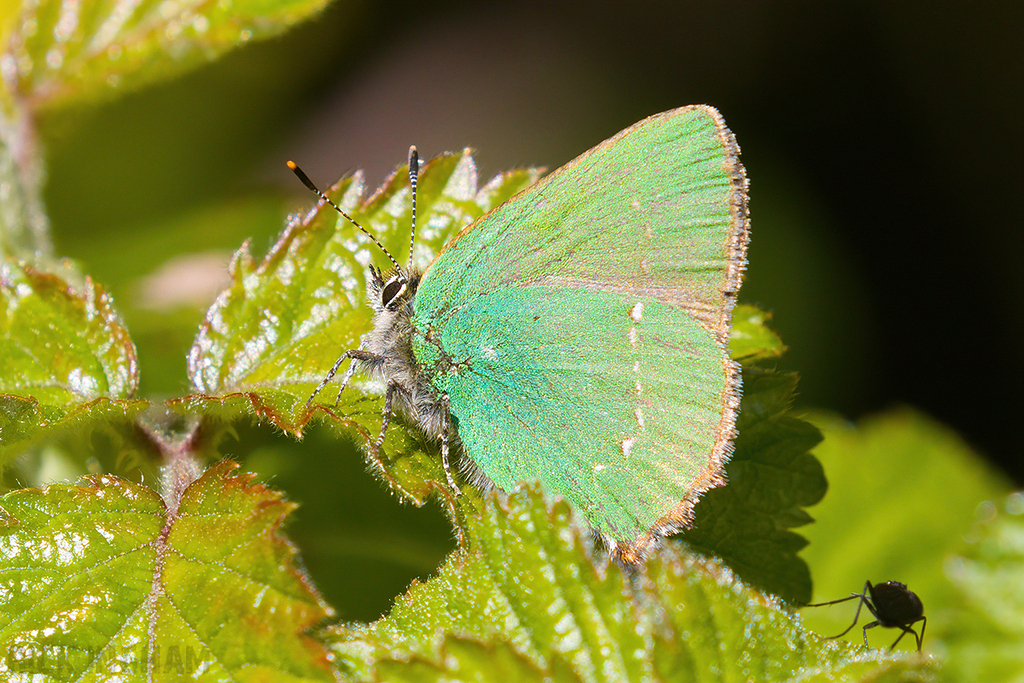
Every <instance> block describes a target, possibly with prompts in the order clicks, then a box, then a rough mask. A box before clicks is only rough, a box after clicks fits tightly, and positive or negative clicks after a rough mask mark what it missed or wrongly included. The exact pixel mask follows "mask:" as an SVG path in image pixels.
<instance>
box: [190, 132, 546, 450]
mask: <svg viewBox="0 0 1024 683" xmlns="http://www.w3.org/2000/svg"><path fill="white" fill-rule="evenodd" d="M536 178H537V172H536V171H515V172H512V173H509V174H505V175H501V176H498V177H496V178H495V179H494V180H492V181H491V182H490V183H489V184H487V185H486V186H485V187H483V188H479V189H478V187H477V176H476V167H475V165H474V163H473V160H472V158H471V157H470V156H469V155H468V153H466V152H463V153H462V154H456V155H447V156H442V157H439V158H437V159H433V160H431V161H429V162H427V163H426V164H424V165H423V166H422V167H421V170H420V176H419V192H418V195H417V202H418V206H417V212H418V217H417V222H418V235H417V252H416V255H415V262H416V263H417V264H418V265H419V266H420V267H424V266H426V265H427V264H428V263H429V262H430V260H431V259H432V258H433V255H434V254H435V253H437V251H438V250H439V249H440V247H441V245H442V244H444V242H445V241H446V240H447V239H448V238H450V237H451V236H453V235H455V234H456V233H457V232H458V230H460V229H461V228H463V227H465V226H466V225H468V224H469V223H470V222H472V221H473V220H475V219H476V218H478V217H480V216H481V215H483V214H484V213H485V212H486V211H488V210H489V209H490V208H492V207H493V206H495V205H497V204H499V203H501V202H503V201H504V200H505V199H507V198H508V197H510V196H511V195H512V194H515V193H516V192H518V191H519V190H521V189H523V188H525V187H526V186H528V185H530V184H532V183H533V182H534V181H535V180H536ZM363 190H364V188H363V181H362V176H361V175H360V174H356V175H355V176H353V177H349V178H345V179H343V180H342V181H340V182H339V183H338V184H336V185H335V186H334V188H332V189H331V190H330V191H329V192H328V195H329V196H330V197H331V198H332V199H333V200H334V201H335V202H336V203H337V204H338V205H339V206H341V207H342V208H343V209H345V210H346V211H347V212H349V214H350V215H351V216H352V217H353V218H354V219H355V220H357V221H359V223H360V224H361V225H362V226H363V227H365V228H366V229H367V230H368V231H370V232H371V233H373V234H374V235H375V236H376V237H377V239H379V240H380V241H381V242H382V243H384V245H385V246H386V247H387V248H388V250H389V251H391V253H393V254H394V255H395V258H396V259H398V260H399V261H400V262H402V263H403V265H404V262H405V259H406V257H407V254H408V250H409V230H410V226H411V223H412V217H411V204H410V200H409V183H408V175H407V170H406V169H399V170H398V171H396V172H395V174H394V175H392V177H391V178H390V179H389V180H387V181H386V182H385V184H384V186H383V187H381V188H380V189H379V190H377V192H375V193H374V194H373V195H372V196H371V197H369V198H368V199H363ZM371 264H376V265H381V266H383V267H385V269H386V267H387V266H388V261H387V259H386V257H385V256H384V255H383V254H382V253H381V252H380V250H379V249H377V248H376V247H375V246H374V245H373V244H372V243H370V242H369V240H368V239H367V238H366V237H365V236H364V235H363V234H362V233H360V232H359V231H358V230H357V229H356V228H355V227H353V226H352V225H351V224H349V223H348V221H346V220H345V219H343V218H341V217H340V216H339V215H338V214H337V213H335V211H334V209H332V208H331V207H328V206H324V205H322V204H320V205H318V206H317V207H316V208H315V209H314V210H312V211H310V212H308V213H307V214H305V215H304V216H294V217H292V219H291V220H290V222H289V225H288V227H287V228H286V229H285V231H284V233H283V234H282V235H281V237H280V239H279V240H278V242H277V244H275V245H274V247H273V248H272V249H271V251H270V253H269V254H268V255H267V256H266V258H265V259H264V260H263V261H262V262H261V263H259V264H257V263H256V262H255V261H254V259H253V258H252V256H251V255H250V254H249V250H248V247H247V245H243V247H242V248H241V249H239V251H238V253H237V254H236V255H235V257H234V259H233V260H232V263H231V277H232V280H233V282H232V285H231V286H230V287H229V288H228V289H226V290H225V291H224V292H222V293H221V295H220V296H219V297H218V298H217V301H216V302H215V303H214V304H213V306H212V307H211V308H210V311H209V312H208V313H207V316H206V320H205V321H204V323H203V325H202V327H201V328H200V331H199V334H198V336H197V337H196V341H195V344H194V345H193V347H192V350H191V351H190V353H189V376H190V379H191V381H192V384H193V386H194V387H195V390H196V391H197V392H200V393H201V394H205V395H207V396H215V397H218V401H219V400H221V399H223V398H225V397H228V396H230V395H232V394H242V393H244V394H246V395H247V396H248V399H247V401H246V402H247V403H248V404H249V405H251V406H252V410H253V411H254V412H255V413H256V414H259V415H260V416H261V417H265V418H267V419H270V420H271V421H273V422H274V423H275V424H277V425H278V426H279V427H281V428H282V429H285V430H286V431H293V432H296V431H299V430H300V429H301V428H302V427H303V425H305V423H306V421H307V420H308V419H309V417H310V414H309V412H308V411H306V410H305V402H306V400H307V399H308V398H309V396H310V395H311V394H312V392H313V389H314V388H315V387H316V385H317V384H318V383H319V381H320V380H321V379H322V378H323V377H324V376H325V375H326V374H327V371H328V370H329V369H330V368H331V366H332V365H333V364H334V361H335V360H336V359H337V358H338V356H339V355H341V353H342V352H344V351H345V350H347V349H353V348H356V347H357V346H358V345H359V337H360V335H362V334H363V333H365V332H367V331H368V330H369V328H370V315H371V311H370V309H369V307H368V305H367V302H366V297H365V289H364V274H365V271H366V268H367V267H368V266H369V265H371ZM342 371H343V370H342ZM336 387H337V385H336V384H334V385H332V386H329V387H327V388H325V389H324V392H323V393H322V394H321V395H320V396H319V397H318V403H321V402H322V405H323V404H326V405H333V404H334V401H335V397H336V396H337V388H336ZM353 388H354V389H355V390H354V391H348V392H346V393H345V394H344V395H343V396H342V397H341V403H340V406H341V407H342V408H343V412H348V411H349V409H351V408H352V407H353V406H356V414H357V415H358V414H359V412H360V411H362V410H366V409H368V408H369V409H370V410H369V412H371V413H373V412H375V413H376V415H377V416H378V418H379V415H380V408H379V406H372V407H370V406H367V405H366V403H365V402H364V401H361V400H360V393H361V392H366V391H370V392H371V393H378V392H379V388H376V387H372V386H367V384H366V382H365V381H362V379H361V378H360V379H357V381H356V382H355V383H354V387H353ZM190 400H191V401H192V402H193V403H192V405H194V406H196V407H198V406H199V405H201V401H202V399H201V397H193V398H192V399H190ZM236 404H237V403H236ZM237 405H242V404H237ZM325 410H326V408H325ZM331 414H334V413H333V412H332V413H331ZM377 429H379V419H378V421H377ZM374 431H375V430H374ZM389 433H390V432H389Z"/></svg>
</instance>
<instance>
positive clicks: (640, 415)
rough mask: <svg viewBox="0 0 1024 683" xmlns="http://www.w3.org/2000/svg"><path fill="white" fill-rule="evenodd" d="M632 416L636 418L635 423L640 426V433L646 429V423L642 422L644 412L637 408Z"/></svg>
mask: <svg viewBox="0 0 1024 683" xmlns="http://www.w3.org/2000/svg"><path fill="white" fill-rule="evenodd" d="M633 416H634V417H636V423H637V424H638V425H640V431H643V430H644V429H645V428H646V427H647V422H646V421H644V411H642V410H640V409H639V408H637V409H636V410H634V411H633Z"/></svg>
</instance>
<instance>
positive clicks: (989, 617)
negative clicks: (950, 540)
mask: <svg viewBox="0 0 1024 683" xmlns="http://www.w3.org/2000/svg"><path fill="white" fill-rule="evenodd" d="M945 569H946V572H945V573H946V576H948V577H949V580H950V582H951V583H952V584H953V586H954V588H955V589H956V591H957V593H958V597H959V598H960V599H959V600H957V601H955V603H954V605H955V606H953V605H951V606H950V607H949V608H947V611H948V612H952V614H951V615H950V616H952V618H951V619H949V621H948V626H947V627H946V629H945V633H944V634H943V638H944V640H945V643H946V646H947V648H948V650H947V656H946V657H945V659H946V663H945V667H944V670H943V673H944V674H946V678H947V680H950V681H1021V680H1024V648H1022V647H1021V643H1024V493H1022V492H1017V493H1014V494H1011V495H1009V496H1007V497H1006V498H1004V499H1002V500H998V501H995V502H993V503H989V504H986V505H984V506H983V509H982V515H981V516H980V519H979V520H978V521H977V523H976V524H975V525H974V528H972V529H971V531H970V533H969V534H968V536H967V538H966V543H965V547H964V548H963V550H962V551H961V552H960V553H958V554H957V555H955V556H953V557H951V558H949V559H948V560H947V561H946V564H945Z"/></svg>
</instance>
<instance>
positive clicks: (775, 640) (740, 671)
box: [327, 488, 933, 681]
mask: <svg viewBox="0 0 1024 683" xmlns="http://www.w3.org/2000/svg"><path fill="white" fill-rule="evenodd" d="M469 535H470V537H471V542H470V548H471V550H470V551H468V552H466V553H458V554H456V555H453V557H452V558H451V559H450V560H449V562H448V563H447V564H446V565H445V567H444V568H443V569H442V570H441V572H440V573H439V575H438V576H437V577H435V578H433V579H431V580H430V581H428V582H427V583H425V584H414V585H413V586H412V587H411V588H410V590H409V592H408V594H406V595H405V596H404V597H402V598H400V599H399V600H398V601H397V602H396V604H395V607H394V609H393V610H392V612H391V614H389V615H388V616H387V617H386V618H384V619H381V620H380V621H378V622H376V623H374V624H370V625H366V626H346V627H333V628H331V629H329V631H328V632H327V637H328V639H329V640H330V641H332V647H333V649H334V652H335V653H336V654H337V656H338V661H339V664H340V665H341V667H342V671H343V672H344V673H346V674H348V675H350V676H352V677H353V678H354V679H356V680H460V681H462V680H466V681H468V680H489V678H488V674H487V672H489V671H491V670H492V668H493V662H490V661H487V657H488V655H490V656H492V657H494V658H499V659H501V658H503V659H505V660H507V661H509V662H511V664H510V666H514V667H515V668H514V670H517V671H521V672H523V673H524V676H525V677H526V680H554V681H576V680H582V681H630V680H637V681H640V680H646V681H694V680H700V681H731V680H757V681H784V680H797V679H798V680H821V681H824V680H830V681H836V680H844V681H856V680H894V681H895V680H906V681H911V680H931V679H932V678H933V677H932V673H931V664H930V661H929V660H928V659H927V658H919V657H916V656H909V655H901V654H889V653H885V652H880V651H868V650H867V649H866V648H863V647H857V646H852V645H837V644H835V643H827V642H825V641H824V640H823V639H821V638H820V637H818V636H816V635H814V634H811V633H808V632H806V631H804V630H803V629H802V627H801V625H800V621H799V619H798V618H795V617H793V616H791V615H790V614H789V613H787V612H786V611H785V610H783V609H782V608H781V606H780V604H779V603H778V602H777V601H776V600H775V599H774V598H769V597H766V596H764V595H763V594H761V593H759V592H758V591H756V590H754V589H751V588H750V587H748V586H746V585H745V584H743V583H742V582H741V581H740V580H739V579H738V578H736V576H735V574H733V572H731V571H730V570H729V569H728V568H726V567H724V566H723V565H722V564H721V563H719V562H717V561H713V560H706V559H702V558H699V557H697V556H693V555H687V554H685V553H684V552H682V551H681V549H680V547H679V546H672V547H669V548H666V549H664V550H663V551H662V552H661V553H659V554H658V555H657V556H655V557H654V558H652V559H651V560H650V561H649V563H648V566H647V568H646V570H645V571H643V572H642V573H640V574H639V575H638V576H636V577H633V578H631V577H629V576H626V575H624V574H623V572H622V570H621V569H620V568H619V567H618V566H617V565H614V564H613V565H610V566H603V565H595V563H594V562H593V560H592V559H591V553H590V551H589V550H588V549H587V548H588V546H587V542H586V541H585V540H584V538H582V537H581V535H580V533H579V532H578V531H577V530H576V527H575V526H574V525H573V522H572V512H571V510H570V508H569V506H568V505H567V504H566V503H564V502H561V501H559V502H556V503H554V504H553V505H551V507H548V505H547V504H546V503H545V501H544V499H543V497H542V496H541V495H540V494H539V492H537V491H536V490H531V489H529V488H527V489H519V490H517V491H516V492H514V493H513V494H512V495H511V496H509V497H508V499H507V502H505V503H502V502H499V497H498V496H496V495H492V496H489V497H488V499H487V501H486V504H485V507H484V511H483V514H482V515H481V516H479V517H477V518H473V519H472V521H471V523H470V527H469ZM385 672H386V675H385ZM412 672H415V676H422V679H418V678H415V677H414V675H413V673H412ZM442 674H444V675H442ZM444 676H447V678H445V677H444Z"/></svg>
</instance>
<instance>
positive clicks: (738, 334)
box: [729, 304, 786, 365]
mask: <svg viewBox="0 0 1024 683" xmlns="http://www.w3.org/2000/svg"><path fill="white" fill-rule="evenodd" d="M770 319H771V315H770V314H768V313H766V312H765V311H762V310H761V309H759V308H757V307H755V306H751V305H749V304H739V305H738V306H736V308H735V309H733V312H732V333H731V334H730V335H729V354H730V355H731V356H732V358H733V360H736V361H738V362H740V363H743V364H744V365H749V364H752V363H756V362H758V361H763V360H768V359H770V358H778V357H779V356H781V355H782V354H783V353H785V352H786V346H785V345H784V344H783V343H782V340H781V339H780V338H779V335H777V334H776V333H775V332H774V331H773V330H772V329H771V328H769V327H768V325H767V323H768V321H769V320H770Z"/></svg>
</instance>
